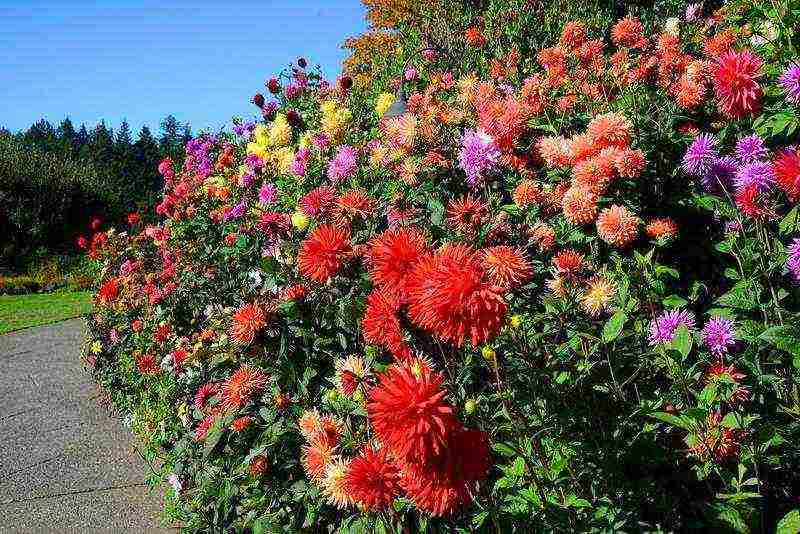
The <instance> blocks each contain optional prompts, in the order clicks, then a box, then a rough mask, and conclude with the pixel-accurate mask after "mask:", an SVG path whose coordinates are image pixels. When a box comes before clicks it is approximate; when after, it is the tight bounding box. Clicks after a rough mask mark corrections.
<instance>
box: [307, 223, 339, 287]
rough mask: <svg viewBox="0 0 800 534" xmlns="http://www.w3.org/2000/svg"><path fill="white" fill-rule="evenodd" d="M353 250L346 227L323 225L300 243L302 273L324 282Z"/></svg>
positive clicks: (337, 269) (336, 270)
mask: <svg viewBox="0 0 800 534" xmlns="http://www.w3.org/2000/svg"><path fill="white" fill-rule="evenodd" d="M352 252H353V247H352V245H351V244H350V233H349V232H348V231H347V230H346V229H343V228H336V227H334V226H330V225H322V226H320V227H319V228H317V229H316V230H314V232H313V233H312V234H311V235H310V236H309V237H308V239H306V240H305V241H303V243H302V244H301V245H300V250H299V251H298V253H297V264H298V267H299V269H300V274H302V275H303V276H304V277H306V278H310V279H312V280H316V281H317V282H321V283H323V284H324V283H325V282H327V281H328V280H329V279H330V278H331V277H332V276H333V275H335V274H336V273H337V272H338V271H339V269H340V268H341V267H342V263H343V261H344V260H345V258H347V257H348V256H349V255H350V254H351V253H352Z"/></svg>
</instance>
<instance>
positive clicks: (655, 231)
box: [645, 217, 678, 239]
mask: <svg viewBox="0 0 800 534" xmlns="http://www.w3.org/2000/svg"><path fill="white" fill-rule="evenodd" d="M645 233H646V234H647V237H649V238H650V239H672V238H674V237H675V235H676V234H677V233H678V225H677V224H676V223H675V221H674V220H672V219H670V218H669V217H658V218H656V219H652V220H651V221H650V222H648V223H647V226H646V227H645Z"/></svg>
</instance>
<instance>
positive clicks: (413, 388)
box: [367, 364, 459, 465]
mask: <svg viewBox="0 0 800 534" xmlns="http://www.w3.org/2000/svg"><path fill="white" fill-rule="evenodd" d="M443 380H444V377H442V375H441V374H439V373H436V372H432V371H428V370H425V369H422V368H414V369H412V368H411V366H409V365H406V364H394V365H392V366H391V367H389V369H388V370H387V371H386V372H385V373H382V374H381V375H380V377H379V378H378V385H377V386H375V387H373V388H372V389H371V390H370V392H369V397H368V401H367V414H368V417H369V422H370V424H371V425H372V428H373V429H374V430H375V435H376V436H377V437H378V439H379V440H380V442H381V444H382V445H383V446H384V447H386V448H387V451H389V452H391V453H392V454H393V455H394V457H395V458H397V459H398V460H400V461H402V462H412V463H416V464H420V465H431V464H432V463H433V462H434V461H435V459H436V458H437V457H438V456H439V455H440V454H441V453H442V452H443V450H444V447H445V446H446V445H447V441H448V438H449V435H450V433H451V432H452V431H453V429H455V428H457V427H458V426H459V422H458V420H457V419H456V417H455V415H454V414H453V408H452V407H451V406H450V405H449V404H447V402H445V400H444V396H445V394H446V392H445V390H444V389H443V388H442V382H443Z"/></svg>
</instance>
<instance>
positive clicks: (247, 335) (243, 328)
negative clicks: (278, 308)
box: [229, 304, 267, 344]
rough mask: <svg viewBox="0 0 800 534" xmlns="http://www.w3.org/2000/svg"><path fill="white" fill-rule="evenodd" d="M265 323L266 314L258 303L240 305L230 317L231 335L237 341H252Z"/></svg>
mask: <svg viewBox="0 0 800 534" xmlns="http://www.w3.org/2000/svg"><path fill="white" fill-rule="evenodd" d="M265 324H267V314H266V313H264V310H262V309H261V307H260V306H259V305H258V304H247V305H245V306H242V307H241V308H239V309H238V310H236V313H234V314H233V317H232V318H231V327H230V329H229V332H230V335H231V337H232V338H233V339H234V340H236V341H238V342H239V343H244V344H248V343H252V342H253V340H254V339H255V337H256V334H257V333H258V331H259V330H261V329H262V328H263V327H264V325H265Z"/></svg>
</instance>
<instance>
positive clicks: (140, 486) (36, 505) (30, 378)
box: [0, 319, 173, 534]
mask: <svg viewBox="0 0 800 534" xmlns="http://www.w3.org/2000/svg"><path fill="white" fill-rule="evenodd" d="M83 329H84V327H83V320H82V319H73V320H70V321H64V322H61V323H57V324H52V325H48V326H42V327H38V328H29V329H27V330H22V331H19V332H14V333H11V334H6V335H3V336H0V532H3V533H20V534H22V533H24V534H36V533H47V532H58V533H81V534H83V533H87V534H88V533H94V532H113V533H139V532H141V533H160V532H173V530H171V529H166V528H163V527H160V520H159V510H160V508H161V506H160V498H159V496H157V495H151V494H149V493H148V489H147V487H146V486H145V484H144V479H145V476H146V474H147V470H148V467H147V465H146V463H145V462H144V461H143V460H142V459H141V458H140V457H139V456H138V455H137V454H136V451H135V450H134V449H133V447H132V445H131V439H132V436H131V434H130V432H128V431H127V430H126V429H125V428H124V427H122V425H121V424H120V423H119V422H118V420H117V419H115V418H114V417H113V416H112V415H110V414H108V413H107V412H106V411H105V409H104V408H102V407H100V406H98V403H97V398H98V396H99V393H98V390H97V388H96V387H95V386H94V384H93V382H92V380H91V377H90V376H89V375H88V373H87V372H86V371H85V370H84V369H83V368H82V366H81V362H80V359H79V347H80V343H81V339H82V337H83Z"/></svg>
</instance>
